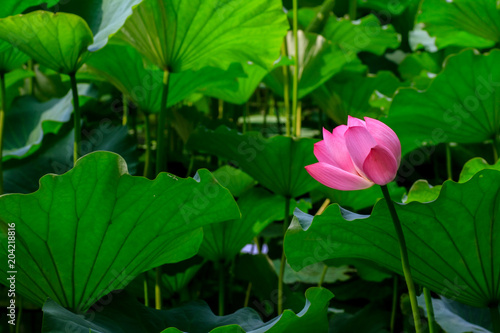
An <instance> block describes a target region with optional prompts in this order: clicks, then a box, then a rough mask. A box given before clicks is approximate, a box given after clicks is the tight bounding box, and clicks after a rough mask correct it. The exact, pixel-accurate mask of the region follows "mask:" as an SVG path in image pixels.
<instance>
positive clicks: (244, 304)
mask: <svg viewBox="0 0 500 333" xmlns="http://www.w3.org/2000/svg"><path fill="white" fill-rule="evenodd" d="M251 292H252V282H248V286H247V292H246V293H245V302H244V303H243V307H244V308H246V307H247V306H248V302H249V301H250V293H251Z"/></svg>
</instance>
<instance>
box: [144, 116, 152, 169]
mask: <svg viewBox="0 0 500 333" xmlns="http://www.w3.org/2000/svg"><path fill="white" fill-rule="evenodd" d="M144 131H145V133H144V134H145V138H146V158H145V161H144V173H143V176H144V177H146V178H150V177H151V157H152V156H151V153H152V152H151V124H150V119H149V114H147V113H144Z"/></svg>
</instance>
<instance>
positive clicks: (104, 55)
mask: <svg viewBox="0 0 500 333" xmlns="http://www.w3.org/2000/svg"><path fill="white" fill-rule="evenodd" d="M87 64H88V65H89V66H90V69H91V70H92V71H94V72H97V73H98V74H100V75H101V76H103V77H105V78H106V79H108V80H109V82H111V83H113V84H114V85H115V86H116V87H117V88H118V89H119V90H120V91H121V92H123V93H124V94H126V95H127V96H129V98H130V100H132V101H133V102H134V103H135V104H136V105H137V106H139V107H140V108H141V110H143V111H145V112H151V113H156V112H159V111H160V104H161V95H162V91H163V85H162V83H163V72H162V71H161V70H159V69H157V68H151V66H147V65H146V64H144V61H143V59H142V57H141V54H140V53H139V52H138V51H137V50H136V49H134V48H132V47H131V46H128V45H114V44H110V45H108V46H106V47H105V48H104V49H102V50H100V51H98V52H96V53H95V54H93V55H92V57H91V58H90V59H89V60H88V62H87ZM244 75H245V73H244V72H243V70H242V69H241V66H238V65H237V64H233V65H231V66H230V67H229V69H228V70H226V71H225V70H222V69H220V68H214V67H203V68H202V69H200V70H198V71H196V72H195V71H191V70H188V71H184V72H182V73H172V74H171V76H170V84H169V89H168V91H169V98H168V106H172V105H175V104H177V103H179V102H180V101H182V100H183V99H184V98H186V97H188V96H189V95H191V94H192V93H194V92H199V91H202V90H205V89H208V88H210V87H214V86H224V87H225V88H226V89H227V90H233V91H234V90H235V89H236V88H237V86H236V85H235V84H234V83H235V79H236V77H237V76H244Z"/></svg>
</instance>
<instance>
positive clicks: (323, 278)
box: [318, 265, 328, 287]
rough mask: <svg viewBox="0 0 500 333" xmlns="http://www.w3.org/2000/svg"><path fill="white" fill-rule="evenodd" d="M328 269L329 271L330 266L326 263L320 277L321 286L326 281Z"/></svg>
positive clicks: (319, 285)
mask: <svg viewBox="0 0 500 333" xmlns="http://www.w3.org/2000/svg"><path fill="white" fill-rule="evenodd" d="M327 271H328V266H327V265H324V266H323V271H322V272H321V277H320V278H319V282H318V287H321V286H322V285H323V282H325V276H326V272H327Z"/></svg>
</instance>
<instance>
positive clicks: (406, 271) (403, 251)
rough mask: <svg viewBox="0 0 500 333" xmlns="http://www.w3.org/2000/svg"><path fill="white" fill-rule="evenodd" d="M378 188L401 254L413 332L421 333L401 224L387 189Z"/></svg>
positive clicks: (383, 186) (384, 186)
mask: <svg viewBox="0 0 500 333" xmlns="http://www.w3.org/2000/svg"><path fill="white" fill-rule="evenodd" d="M380 187H381V188H382V193H383V194H384V198H385V201H386V202H387V206H388V208H389V212H390V213H391V217H392V222H393V224H394V228H395V229H396V235H397V237H398V242H399V250H400V254H401V264H402V266H403V274H404V277H405V280H406V286H407V287H408V295H409V297H410V304H411V309H412V313H413V320H414V322H415V331H416V333H422V332H423V330H422V324H421V321H420V312H419V309H418V303H417V295H416V293H415V285H414V284H413V279H412V277H411V269H410V262H409V260H408V250H407V248H406V241H405V237H404V234H403V228H402V227H401V222H400V221H399V217H398V214H397V212H396V208H395V207H394V202H392V200H391V196H390V195H389V189H388V188H387V185H382V186H380Z"/></svg>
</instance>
